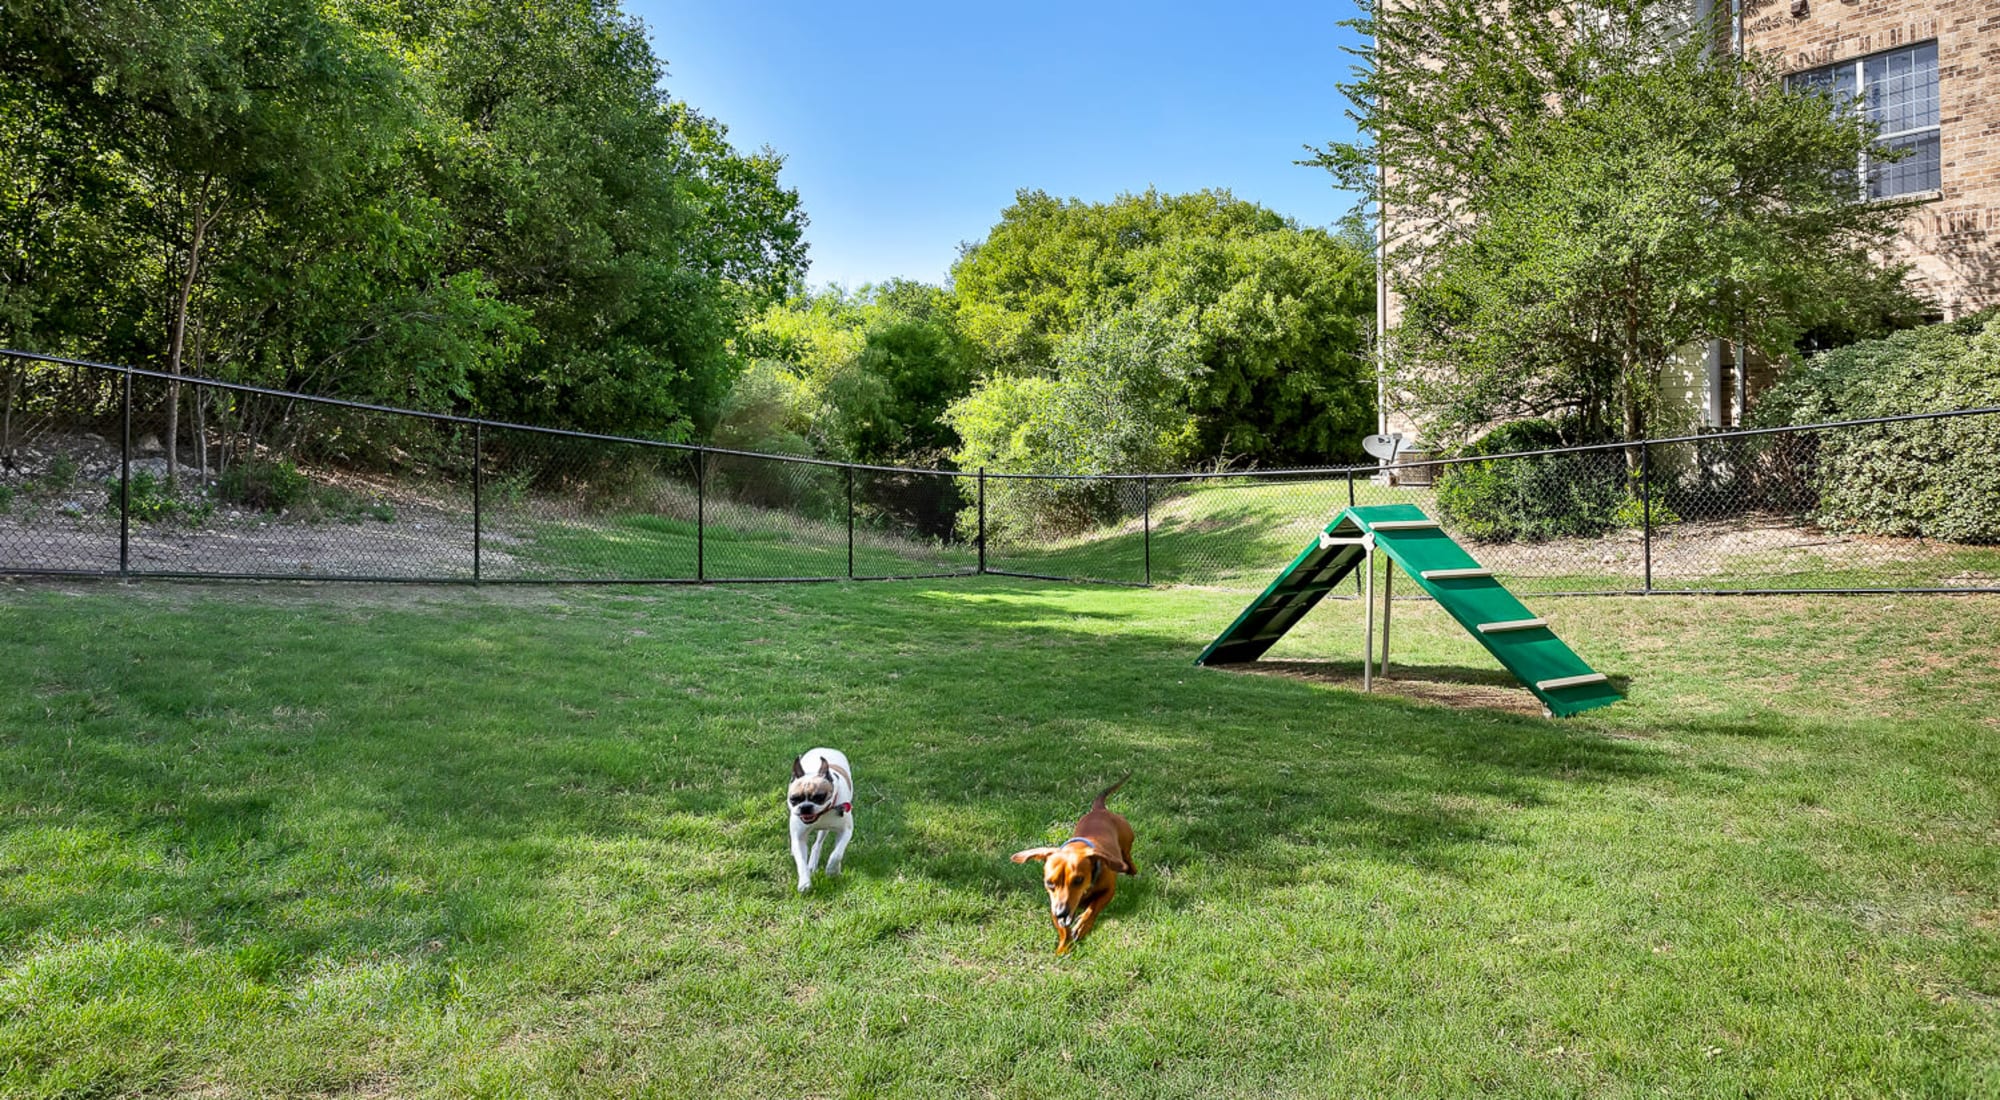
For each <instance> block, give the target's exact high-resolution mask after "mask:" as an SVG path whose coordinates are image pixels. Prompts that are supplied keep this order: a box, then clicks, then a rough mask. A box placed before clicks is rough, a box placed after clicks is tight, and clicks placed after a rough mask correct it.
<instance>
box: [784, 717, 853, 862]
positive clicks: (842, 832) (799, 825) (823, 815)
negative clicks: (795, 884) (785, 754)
mask: <svg viewBox="0 0 2000 1100" xmlns="http://www.w3.org/2000/svg"><path fill="white" fill-rule="evenodd" d="M785 802H786V804H787V806H788V807H789V810H788V812H787V818H788V820H790V822H791V826H792V862H793V863H796V864H798V865H799V893H801V894H803V893H805V892H806V891H807V890H810V889H812V873H813V866H814V865H815V864H817V863H818V862H819V848H820V845H821V844H823V843H825V842H826V834H828V833H833V834H835V835H834V838H833V854H832V855H829V856H828V857H826V873H827V874H829V875H837V874H839V873H840V860H841V857H842V856H844V855H846V854H847V842H848V841H849V840H852V839H854V772H853V771H852V770H851V769H850V768H848V766H847V757H846V756H845V755H843V754H841V753H840V752H839V751H838V750H836V749H813V750H811V751H810V752H808V753H806V754H805V755H804V756H801V757H798V758H797V759H794V760H793V761H792V786H791V789H790V790H789V791H787V792H786V794H785ZM807 833H818V834H819V835H818V836H815V837H813V842H812V851H811V852H807V851H806V834H807Z"/></svg>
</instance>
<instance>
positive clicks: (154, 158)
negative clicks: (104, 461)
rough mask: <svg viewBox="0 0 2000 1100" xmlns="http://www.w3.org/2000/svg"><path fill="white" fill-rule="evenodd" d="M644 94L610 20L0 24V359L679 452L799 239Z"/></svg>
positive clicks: (606, 16) (431, 14) (363, 6)
mask: <svg viewBox="0 0 2000 1100" xmlns="http://www.w3.org/2000/svg"><path fill="white" fill-rule="evenodd" d="M662 75H663V67H662V64H661V62H660V61H659V59H658V58H656V57H655V56H654V55H653V53H652V50H651V48H650V47H649V46H648V44H647V42H646V40H645V37H644V34H643V32H642V28H640V27H639V25H638V24H637V23H635V22H633V21H632V20H630V19H628V18H626V17H624V16H623V15H622V14H620V13H619V11H618V9H617V7H616V5H615V4H614V3H611V2H609V0H551V2H547V3H536V4H517V3H502V2H499V0H446V2H442V3H438V2H424V3H417V2H415V0H361V2H356V3H346V4H339V5H327V4H321V3H317V2H314V0H148V2H143V3H142V2H138V0H103V2H98V3H89V4H85V3H81V2H78V0H20V2H19V3H15V2H12V0H10V2H9V3H8V5H7V7H6V14H5V18H4V20H0V77H4V79H0V152H4V154H5V156H6V164H7V167H8V169H9V171H8V173H7V177H8V178H7V182H6V183H4V184H0V221H4V223H5V224H6V225H7V226H8V228H9V230H10V233H9V242H10V247H9V249H8V251H7V254H6V255H4V256H0V325H4V326H5V327H4V330H0V339H4V340H5V342H7V343H10V344H25V345H29V346H34V347H39V348H42V349H46V350H53V351H70V352H78V353H84V354H89V355H94V356H99V357H105V358H113V359H119V360H123V361H128V362H137V363H142V364H160V365H164V366H167V367H168V368H169V369H173V370H178V369H180V368H181V366H182V364H183V362H186V363H188V364H190V365H191V366H192V367H193V368H194V369H198V370H199V371H201V372H202V373H209V374H221V375H231V376H235V377H241V378H248V379H254V380H256V381H260V382H267V383H275V384H278V385H283V386H289V387H294V388H304V389H309V390H316V391H319V392H328V393H338V394H347V395H355V396H364V397H369V398H376V399H388V400H396V401H401V402H414V403H418V404H423V405H428V406H430V407H439V406H440V405H450V406H454V407H457V408H462V409H467V410H470V411H475V412H481V413H487V414H491V415H497V416H504V417H516V418H526V419H533V420H537V421H541V422H545V423H556V424H569V425H574V426H579V427H589V428H598V429H605V430H615V431H631V432H640V433H645V434H652V435H659V436H666V437H674V436H683V437H684V436H687V435H689V434H691V433H693V432H694V431H697V430H699V429H700V427H701V426H702V425H703V424H704V423H706V422H707V421H708V420H709V419H711V418H712V417H713V415H714V412H715V409H716V407H717V405H718V404H719V403H720V401H721V398H722V395H723V393H724V392H725V391H726V389H727V386H728V383H729V381H730V379H731V377H732V376H733V374H734V372H735V370H736V363H735V361H734V360H732V359H731V358H730V357H729V356H728V354H727V351H726V349H727V346H728V341H729V338H730V337H731V336H732V335H733V334H734V333H735V332H736V331H737V329H738V328H739V327H740V325H741V324H742V322H743V321H745V320H746V319H748V318H749V317H750V316H752V315H754V314H755V312H756V311H757V310H759V309H760V308H761V307H762V306H763V304H764V303H766V302H770V301H775V300H779V299H782V298H783V297H784V296H785V295H786V294H788V293H790V292H791V290H792V289H793V288H794V287H796V286H797V285H798V283H799V281H800V279H801V278H802V276H803V270H804V260H805V257H804V245H803V242H802V239H801V232H802V229H803V225H804V215H803V214H802V213H801V212H800V210H799V207H798V200H797V196H796V194H795V193H793V192H792V191H790V190H788V189H786V188H784V187H782V186H781V185H780V184H779V183H778V178H777V177H778V171H779V168H780V165H781V163H782V161H781V158H779V157H778V156H777V155H776V154H773V153H771V152H770V151H769V150H764V151H761V152H758V153H755V154H750V155H743V154H739V153H738V152H736V151H735V150H734V149H732V148H731V147H730V146H729V144H728V142H727V140H726V133H727V132H726V130H725V129H724V128H723V127H722V126H721V125H720V124H719V123H716V122H715V121H714V120H712V119H709V118H706V117H705V116H702V115H701V114H699V113H698V112H696V111H694V110H693V109H692V108H690V107H689V106H687V105H686V104H682V103H678V102H676V101H673V100H671V99H670V98H669V97H668V96H667V94H666V93H665V92H664V91H662V90H661V79H662ZM15 229H19V230H20V233H19V234H18V235H16V234H14V233H13V232H11V231H12V230H15ZM15 242H18V244H16V243H15ZM176 407H178V406H176Z"/></svg>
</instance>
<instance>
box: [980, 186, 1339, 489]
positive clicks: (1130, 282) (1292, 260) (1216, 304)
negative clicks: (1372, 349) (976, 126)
mask: <svg viewBox="0 0 2000 1100" xmlns="http://www.w3.org/2000/svg"><path fill="white" fill-rule="evenodd" d="M952 276H953V288H954V292H955V294H956V296H957V298H958V301H959V310H960V316H961V326H962V329H963V331H965V332H966V333H967V335H968V337H969V338H971V339H972V340H974V341H975V342H976V343H977V344H978V345H979V346H980V348H981V350H982V352H983V354H984V357H985V359H986V361H987V363H988V365H989V369H991V370H992V371H994V372H995V373H998V374H1011V375H1026V376H1049V375H1053V374H1058V373H1059V372H1060V371H1061V370H1062V369H1064V368H1063V365H1062V363H1061V356H1060V355H1059V354H1058V352H1057V349H1058V347H1059V346H1060V344H1061V342H1062V341H1063V340H1064V339H1065V338H1067V337H1070V336H1073V335H1075V334H1076V333H1078V332H1081V331H1082V330H1083V329H1084V328H1086V327H1087V326H1089V325H1091V324H1093V323H1103V322H1104V321H1106V320H1107V319H1108V318H1111V317H1113V316H1115V315H1118V314H1121V313H1125V312H1130V311H1134V310H1141V309H1143V310H1148V311H1150V312H1151V313H1152V314H1153V315H1154V316H1155V318H1156V319H1157V318H1170V319H1172V320H1173V321H1174V322H1175V324H1176V325H1178V326H1179V327H1180V328H1182V329H1184V330H1185V331H1186V332H1187V333H1189V334H1190V335H1189V337H1188V339H1189V344H1188V347H1189V353H1190V354H1191V355H1193V356H1194V358H1195V361H1196V362H1197V363H1198V364H1199V365H1200V368H1201V369H1200V370H1199V371H1197V372H1192V373H1189V374H1187V375H1186V376H1185V377H1184V378H1183V379H1182V380H1181V381H1180V382H1179V383H1178V385H1179V386H1180V389H1179V390H1177V391H1176V392H1175V393H1173V394H1172V395H1170V397H1171V399H1172V400H1173V401H1174V402H1176V404H1177V406H1178V407H1179V408H1181V409H1183V410H1184V411H1187V412H1189V413H1190V414H1192V415H1193V416H1194V417H1195V420H1196V423H1197V438H1198V440H1199V443H1198V446H1197V450H1196V452H1195V453H1197V454H1199V455H1201V456H1204V457H1206V458H1209V459H1212V460H1217V461H1224V460H1232V459H1248V460H1253V461H1259V462H1278V463H1313V462H1326V461H1330V460H1335V459H1338V458H1342V457H1349V456H1352V455H1355V454H1358V450H1357V448H1358V444H1359V441H1360V438H1361V436H1362V435H1363V434H1365V433H1366V431H1367V430H1368V426H1369V425H1370V424H1371V423H1372V421H1373V414H1374V406H1373V402H1374V388H1373V380H1372V377H1371V376H1370V375H1369V373H1368V370H1367V365H1366V361H1365V355H1364V353H1365V348H1366V344H1367V334H1368V325H1369V318H1370V317H1371V315H1372V313H1373V309H1374V305H1373V303H1374V290H1373V280H1372V276H1371V273H1370V268H1369V259H1368V255H1367V253H1366V252H1365V251H1363V250H1361V249H1358V248H1356V247H1354V246H1353V245H1352V244H1350V243H1346V242H1344V241H1341V240H1339V239H1336V238H1335V237H1333V236H1331V235H1329V234H1327V233H1326V232H1324V231H1321V230H1317V229H1302V228H1300V227H1298V226H1296V225H1294V224H1292V223H1291V222H1289V221H1287V220H1286V219H1285V218H1283V217H1281V216H1279V215H1278V214H1276V213H1274V212H1272V211H1270V210H1267V209H1265V208H1263V207H1260V206H1257V205H1255V204H1254V203H1247V202H1242V201H1239V200H1237V199H1234V198H1232V197H1230V196H1229V194H1228V193H1227V192H1222V191H1204V192H1197V193H1194V194H1189V195H1161V194H1159V193H1157V192H1152V191H1148V192H1147V193H1145V194H1143V195H1125V196H1121V197H1120V198H1118V199H1116V200H1115V201H1113V202H1110V203H1089V202H1083V201H1080V200H1071V201H1062V200H1057V199H1052V198H1050V197H1049V196H1048V195H1046V194H1043V193H1041V192H1038V191H1024V192H1022V193H1021V194H1020V195H1019V196H1017V199H1016V202H1015V204H1014V205H1013V206H1011V207H1009V208H1008V209H1007V210H1006V211H1005V212H1003V214H1002V216H1001V221H1000V223H999V224H998V225H996V226H995V227H994V228H993V230H992V231H991V233H989V234H988V236H987V238H986V239H985V240H984V241H982V242H980V243H978V244H976V245H973V246H971V247H969V248H968V249H967V250H966V251H965V253H964V255H962V256H961V257H960V259H959V261H958V263H957V264H956V265H955V266H954V267H953V269H952Z"/></svg>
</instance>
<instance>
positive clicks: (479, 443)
mask: <svg viewBox="0 0 2000 1100" xmlns="http://www.w3.org/2000/svg"><path fill="white" fill-rule="evenodd" d="M480 427H481V425H479V424H478V423H476V422H475V423H474V424H473V425H472V583H474V584H478V583H479V580H480V562H479V551H480V545H481V544H482V543H483V542H484V541H485V540H484V532H483V531H482V530H481V528H482V527H483V526H484V522H485V516H484V511H485V506H484V500H483V498H484V497H485V495H486V484H485V482H486V440H485V438H484V436H483V435H482V434H481V431H480Z"/></svg>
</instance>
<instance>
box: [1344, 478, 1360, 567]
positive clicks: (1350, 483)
mask: <svg viewBox="0 0 2000 1100" xmlns="http://www.w3.org/2000/svg"><path fill="white" fill-rule="evenodd" d="M1347 506H1348V507H1349V508H1352V507H1354V467H1352V466H1349V467H1348V468H1347ZM1354 594H1355V595H1357V596H1359V595H1360V594H1361V578H1360V577H1356V578H1354Z"/></svg>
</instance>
